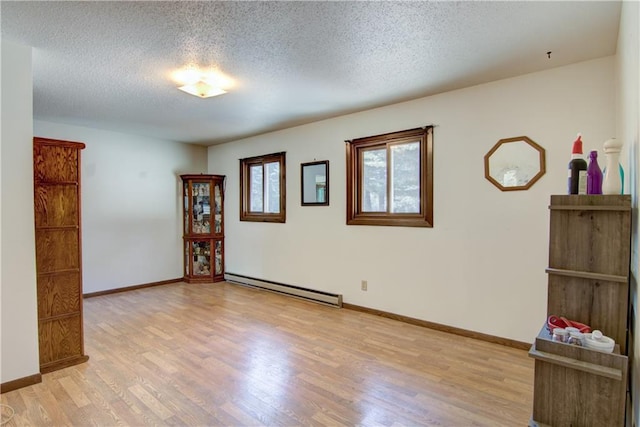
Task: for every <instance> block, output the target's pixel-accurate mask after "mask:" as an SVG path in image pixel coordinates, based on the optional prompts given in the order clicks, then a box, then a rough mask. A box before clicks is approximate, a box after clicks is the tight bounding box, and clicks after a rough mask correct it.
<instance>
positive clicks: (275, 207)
mask: <svg viewBox="0 0 640 427" xmlns="http://www.w3.org/2000/svg"><path fill="white" fill-rule="evenodd" d="M264 170H265V173H266V174H267V179H266V182H265V186H264V198H265V207H264V212H265V213H279V212H280V163H278V162H272V163H265V165H264Z"/></svg>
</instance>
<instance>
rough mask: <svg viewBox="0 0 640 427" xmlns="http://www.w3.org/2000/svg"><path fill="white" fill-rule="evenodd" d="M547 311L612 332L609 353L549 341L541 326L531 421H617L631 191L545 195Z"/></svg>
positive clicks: (623, 379) (537, 424) (621, 412)
mask: <svg viewBox="0 0 640 427" xmlns="http://www.w3.org/2000/svg"><path fill="white" fill-rule="evenodd" d="M549 209H550V212H551V215H550V233H549V267H548V268H547V270H546V271H547V273H548V300H547V316H549V315H552V314H553V315H557V316H564V317H566V318H568V319H571V320H576V321H579V322H581V323H585V324H587V325H590V326H591V327H592V329H599V330H601V331H602V332H603V333H604V334H605V335H607V336H609V337H611V338H613V339H614V340H615V341H616V343H617V345H616V349H615V350H614V352H613V353H603V352H599V351H595V350H590V349H587V348H583V347H578V346H574V345H570V344H564V343H559V342H555V341H552V340H551V335H550V333H549V331H548V330H547V328H546V325H545V326H544V327H543V328H542V329H541V331H540V333H539V334H538V336H537V337H536V340H535V343H534V344H533V346H532V347H531V350H530V351H529V355H530V356H531V357H533V358H534V359H535V379H534V398H533V400H534V402H533V416H532V419H531V422H530V423H529V425H530V426H532V427H543V426H585V427H590V426H593V427H604V426H623V425H624V419H625V400H626V391H627V375H628V374H627V366H628V357H627V356H626V353H627V325H628V301H629V256H630V247H631V245H630V242H631V240H630V239H631V197H630V196H626V195H620V196H617V195H614V196H612V195H606V196H603V195H598V196H582V195H579V196H575V195H571V196H568V195H567V196H551V204H550V206H549Z"/></svg>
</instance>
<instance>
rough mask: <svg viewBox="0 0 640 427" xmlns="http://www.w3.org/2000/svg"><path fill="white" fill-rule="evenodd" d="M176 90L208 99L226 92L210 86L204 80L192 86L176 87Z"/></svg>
mask: <svg viewBox="0 0 640 427" xmlns="http://www.w3.org/2000/svg"><path fill="white" fill-rule="evenodd" d="M178 89H180V90H181V91H183V92H187V93H188V94H191V95H194V96H197V97H199V98H210V97H212V96H218V95H222V94H224V93H227V91H226V90H224V89H221V88H219V87H216V86H212V85H210V84H209V83H207V82H205V81H204V80H199V81H197V82H196V83H193V84H188V85H184V86H180V87H178Z"/></svg>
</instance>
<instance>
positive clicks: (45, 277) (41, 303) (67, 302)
mask: <svg viewBox="0 0 640 427" xmlns="http://www.w3.org/2000/svg"><path fill="white" fill-rule="evenodd" d="M37 281H38V318H40V319H47V318H50V317H54V316H59V315H62V314H67V313H78V312H80V304H81V298H80V292H81V291H82V289H81V284H80V282H81V281H80V272H79V271H71V272H65V273H61V274H41V275H39V276H38V279H37Z"/></svg>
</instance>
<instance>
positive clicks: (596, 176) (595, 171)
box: [587, 150, 602, 194]
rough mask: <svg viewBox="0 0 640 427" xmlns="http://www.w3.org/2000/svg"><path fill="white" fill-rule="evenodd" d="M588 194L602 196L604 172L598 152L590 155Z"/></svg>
mask: <svg viewBox="0 0 640 427" xmlns="http://www.w3.org/2000/svg"><path fill="white" fill-rule="evenodd" d="M587 194H602V170H601V169H600V166H599V165H598V152H597V151H596V150H593V151H592V152H591V153H589V167H588V168H587Z"/></svg>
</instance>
